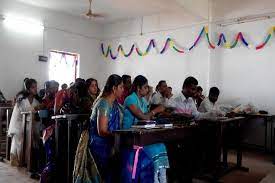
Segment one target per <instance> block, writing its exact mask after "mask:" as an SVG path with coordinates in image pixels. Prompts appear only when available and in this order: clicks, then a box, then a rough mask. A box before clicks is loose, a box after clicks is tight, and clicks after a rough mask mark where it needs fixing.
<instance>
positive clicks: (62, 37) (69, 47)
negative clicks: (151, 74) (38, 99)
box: [0, 0, 102, 98]
mask: <svg viewBox="0 0 275 183" xmlns="http://www.w3.org/2000/svg"><path fill="white" fill-rule="evenodd" d="M0 14H2V15H7V14H16V15H20V16H23V17H28V18H32V19H35V20H39V21H42V22H43V23H44V25H45V30H44V50H43V33H41V34H38V35H28V34H24V33H18V32H14V31H12V30H10V29H8V28H7V27H6V26H5V25H4V23H3V21H2V20H1V21H0V55H1V61H0V62H1V67H0V89H1V90H2V91H3V92H4V94H5V95H6V96H7V98H11V97H13V96H14V95H15V94H16V93H17V92H18V91H19V90H20V89H21V88H22V80H23V79H24V78H25V77H32V78H35V79H37V81H38V82H39V85H40V86H42V84H43V83H44V82H45V81H46V80H48V63H44V62H38V55H40V54H45V55H46V56H49V52H50V50H52V49H54V50H61V51H68V52H74V53H79V54H80V77H83V78H88V77H90V76H94V75H97V74H98V73H99V68H98V65H97V64H96V63H97V62H98V59H99V58H100V53H99V51H98V50H99V46H98V45H99V44H100V41H99V40H100V38H101V32H102V31H101V30H102V27H101V25H99V24H96V23H92V22H89V21H86V20H82V19H80V18H76V17H73V16H70V15H65V14H60V13H56V12H52V11H48V10H45V9H40V8H33V7H29V6H26V5H23V4H20V3H13V2H10V1H8V0H1V1H0ZM43 52H44V53H43Z"/></svg>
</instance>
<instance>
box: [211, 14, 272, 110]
mask: <svg viewBox="0 0 275 183" xmlns="http://www.w3.org/2000/svg"><path fill="white" fill-rule="evenodd" d="M274 23H275V19H270V20H265V21H257V22H251V23H244V24H239V25H232V26H226V27H217V32H224V33H225V34H226V36H227V40H233V39H235V35H236V33H238V32H243V33H244V36H245V38H246V40H247V41H248V42H249V43H251V44H252V45H254V48H255V45H257V44H259V43H261V42H263V41H264V40H265V38H266V35H267V32H268V30H269V28H270V27H271V26H274ZM214 34H215V32H214ZM274 49H275V40H274V38H272V39H271V40H270V41H269V43H268V45H267V46H266V47H265V48H264V49H262V50H258V51H256V50H255V49H248V48H246V47H244V46H242V45H241V44H239V45H238V46H237V47H236V48H234V49H223V48H218V49H217V50H214V51H213V52H212V53H211V61H210V65H211V67H210V85H218V86H219V87H220V88H221V90H222V93H221V100H222V101H235V103H248V102H251V103H252V104H255V105H256V106H257V107H258V108H259V109H265V110H267V111H270V112H271V113H275V97H274V93H275V87H274V86H273V83H274V82H275V72H274V71H275V55H274Z"/></svg>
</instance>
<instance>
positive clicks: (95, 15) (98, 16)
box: [92, 13, 104, 18]
mask: <svg viewBox="0 0 275 183" xmlns="http://www.w3.org/2000/svg"><path fill="white" fill-rule="evenodd" d="M92 17H95V18H103V17H104V15H102V14H97V13H92Z"/></svg>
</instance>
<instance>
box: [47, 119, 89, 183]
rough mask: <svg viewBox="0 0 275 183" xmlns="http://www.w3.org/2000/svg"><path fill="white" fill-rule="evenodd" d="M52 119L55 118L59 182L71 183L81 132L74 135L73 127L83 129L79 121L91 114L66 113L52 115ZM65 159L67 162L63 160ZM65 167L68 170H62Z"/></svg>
mask: <svg viewBox="0 0 275 183" xmlns="http://www.w3.org/2000/svg"><path fill="white" fill-rule="evenodd" d="M52 119H54V120H55V159H56V166H57V177H58V178H57V182H67V183H71V182H72V173H73V160H74V155H75V151H76V147H77V144H76V145H75V143H78V140H79V137H80V133H81V132H80V133H79V135H76V134H75V133H74V134H73V135H74V136H72V128H73V129H74V130H78V128H79V130H80V131H82V123H79V121H82V119H84V120H87V119H89V115H88V114H65V115H57V116H52ZM77 125H80V127H78V126H77ZM64 128H67V130H65V129H64ZM76 128H77V129H76ZM75 135H76V136H75ZM61 138H62V139H63V140H62V139H61ZM72 138H73V139H72ZM72 140H74V141H75V143H73V142H72ZM66 141H67V142H66ZM60 143H62V145H63V146H61V145H60ZM63 143H65V144H63ZM66 145H67V148H65V149H64V148H62V147H64V146H66ZM63 153H66V154H63ZM63 160H64V161H65V162H63ZM64 164H65V165H64ZM65 166H66V167H65ZM64 168H66V172H62V169H64ZM64 173H65V174H64ZM60 175H61V176H60Z"/></svg>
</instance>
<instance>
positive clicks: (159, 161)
mask: <svg viewBox="0 0 275 183" xmlns="http://www.w3.org/2000/svg"><path fill="white" fill-rule="evenodd" d="M148 89H149V86H148V80H147V79H146V78H145V77H144V76H141V75H139V76H137V77H136V78H135V79H134V82H133V86H132V93H131V95H130V96H128V97H127V98H126V100H125V102H124V107H125V110H124V120H123V128H124V129H128V128H131V126H132V125H135V124H136V123H137V122H138V120H150V119H151V118H152V117H153V116H154V115H155V114H157V113H160V112H163V111H164V107H163V106H159V107H157V108H155V109H154V110H152V111H149V110H148V103H147V101H146V99H145V98H144V97H145V96H146V95H147V93H148ZM134 156H135V157H138V158H134ZM137 159H138V161H137ZM148 166H149V167H151V170H150V169H148V168H147V169H146V168H145V167H148ZM122 167H123V182H130V181H131V179H132V180H134V182H154V183H165V182H167V178H166V169H167V168H169V161H168V157H167V151H166V147H165V145H164V144H161V143H158V144H152V145H147V146H144V147H134V149H133V150H132V151H128V153H127V152H126V153H124V157H123V165H122ZM143 169H144V170H143Z"/></svg>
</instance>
